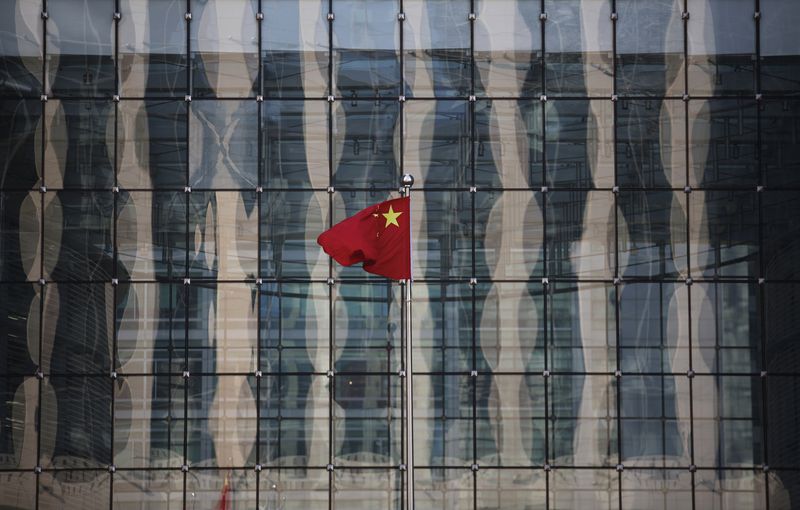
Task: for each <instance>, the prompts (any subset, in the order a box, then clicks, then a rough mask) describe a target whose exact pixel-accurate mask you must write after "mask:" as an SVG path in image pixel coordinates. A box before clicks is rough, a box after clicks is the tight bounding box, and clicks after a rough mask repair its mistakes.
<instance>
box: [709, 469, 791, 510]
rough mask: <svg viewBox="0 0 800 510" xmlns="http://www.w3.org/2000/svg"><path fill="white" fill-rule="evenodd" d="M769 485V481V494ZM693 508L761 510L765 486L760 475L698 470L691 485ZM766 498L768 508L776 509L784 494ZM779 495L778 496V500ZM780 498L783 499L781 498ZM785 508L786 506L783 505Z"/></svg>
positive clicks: (743, 471) (749, 472)
mask: <svg viewBox="0 0 800 510" xmlns="http://www.w3.org/2000/svg"><path fill="white" fill-rule="evenodd" d="M772 488H773V482H772V480H771V481H770V490H772ZM694 491H695V496H694V498H695V505H696V507H701V508H718V509H719V510H765V509H766V508H767V503H766V483H765V476H764V474H763V473H759V472H753V471H752V470H736V471H734V470H705V469H704V470H698V471H697V474H696V475H695V481H694ZM781 492H782V491H780V490H779V489H777V488H776V491H775V496H776V497H773V494H770V503H769V508H774V507H778V508H780V506H781V502H782V501H786V499H785V498H786V497H788V496H787V495H786V493H785V492H783V494H781ZM779 494H780V496H779ZM781 496H783V497H781ZM787 504H788V502H787Z"/></svg>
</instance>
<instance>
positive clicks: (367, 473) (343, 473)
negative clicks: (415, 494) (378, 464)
mask: <svg viewBox="0 0 800 510" xmlns="http://www.w3.org/2000/svg"><path fill="white" fill-rule="evenodd" d="M401 475H402V473H400V472H399V471H398V470H397V469H395V468H392V469H342V470H338V469H337V470H336V471H335V472H334V475H333V488H332V492H333V502H332V503H333V506H332V508H333V509H334V510H345V509H347V510H350V509H352V510H368V509H369V510H371V509H374V508H382V509H386V510H400V509H401V508H402V506H401V505H400V502H401V499H400V497H401V492H400V489H401V485H402V479H403V477H402V476H401Z"/></svg>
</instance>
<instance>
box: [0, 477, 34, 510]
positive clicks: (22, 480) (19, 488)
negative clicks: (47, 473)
mask: <svg viewBox="0 0 800 510" xmlns="http://www.w3.org/2000/svg"><path fill="white" fill-rule="evenodd" d="M38 478H39V476H38V475H36V473H34V472H33V471H28V472H22V471H17V472H10V471H9V472H5V473H3V499H5V501H6V502H7V503H8V502H10V503H11V505H14V506H12V508H19V509H33V508H36V485H37V483H38V480H37V479H38ZM43 508H44V506H43Z"/></svg>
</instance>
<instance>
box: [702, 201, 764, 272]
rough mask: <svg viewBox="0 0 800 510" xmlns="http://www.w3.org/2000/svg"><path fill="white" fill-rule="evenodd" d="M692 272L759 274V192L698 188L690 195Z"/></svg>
mask: <svg viewBox="0 0 800 510" xmlns="http://www.w3.org/2000/svg"><path fill="white" fill-rule="evenodd" d="M689 200H690V202H689V204H690V207H691V209H692V211H691V215H690V218H691V222H690V223H691V224H690V232H689V235H690V240H691V241H690V242H691V244H690V258H691V261H692V267H691V268H690V270H691V272H692V274H695V275H702V276H703V277H707V278H711V277H719V276H721V277H751V278H752V277H756V276H757V275H758V195H757V194H756V193H753V192H752V191H744V192H742V191H739V192H736V191H697V192H693V193H692V194H691V195H689Z"/></svg>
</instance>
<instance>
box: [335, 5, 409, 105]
mask: <svg viewBox="0 0 800 510" xmlns="http://www.w3.org/2000/svg"><path fill="white" fill-rule="evenodd" d="M335 10H336V22H335V23H333V80H334V83H333V89H334V90H335V91H336V93H337V94H338V95H340V96H343V97H344V98H352V99H353V100H355V98H358V97H360V98H364V97H366V98H373V97H380V96H383V97H386V96H390V97H391V96H395V97H396V96H398V95H399V94H400V54H399V53H400V52H399V48H398V45H399V41H400V25H399V24H398V23H397V13H398V12H400V6H399V4H398V1H397V0H336V7H335Z"/></svg>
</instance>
